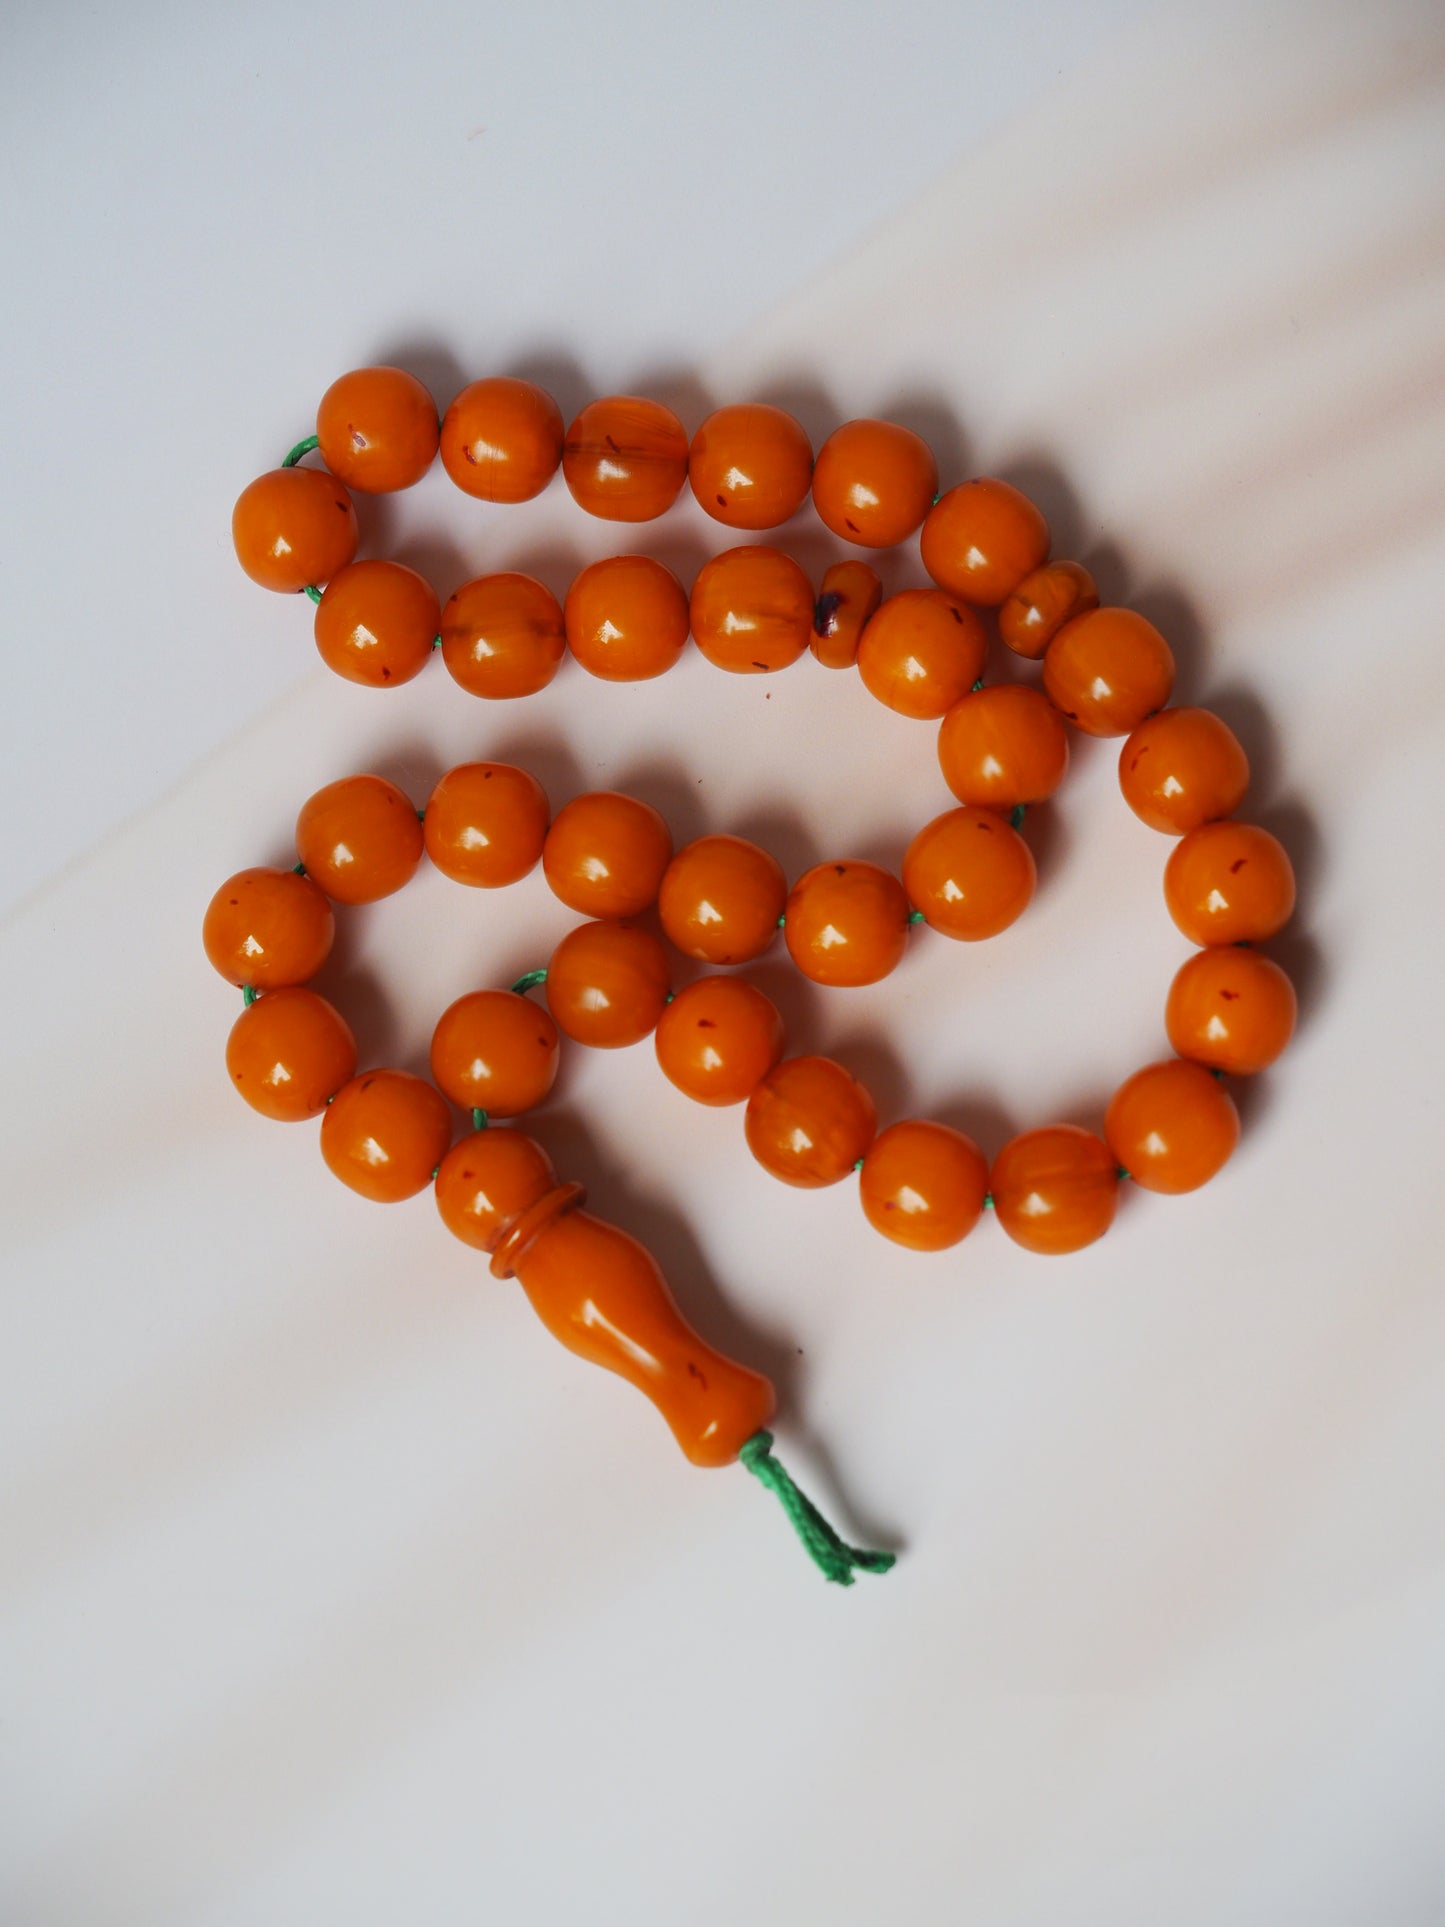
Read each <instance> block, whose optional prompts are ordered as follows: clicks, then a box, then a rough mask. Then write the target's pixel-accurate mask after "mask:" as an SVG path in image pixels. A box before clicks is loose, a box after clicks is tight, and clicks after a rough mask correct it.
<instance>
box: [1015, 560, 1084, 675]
mask: <svg viewBox="0 0 1445 1927" xmlns="http://www.w3.org/2000/svg"><path fill="white" fill-rule="evenodd" d="M1098 606H1099V589H1098V585H1097V583H1096V582H1095V581H1094V578H1093V577H1092V576H1091V575H1090V574H1089V571H1088V570H1087V569H1086V568H1085V567H1084V566H1083V564H1082V563H1080V562H1046V563H1045V564H1044V566H1043V568H1041V569H1035V570H1034V572H1033V574H1032V575H1026V576H1025V577H1024V579H1023V581H1022V582H1021V583H1020V584H1019V585H1018V587H1017V588H1016V589H1015V590H1014V591H1013V593H1012V594H1011V595H1010V596H1009V597H1008V599H1007V601H1005V602H1004V603H1003V604H1002V606H1001V607H1000V609H999V612H998V633H999V638H1000V640H1001V641H1002V642H1004V643H1006V644H1007V646H1008V647H1009V648H1010V649H1012V650H1013V652H1014V654H1015V655H1016V656H1027V657H1028V658H1029V660H1030V661H1031V662H1037V661H1038V659H1039V657H1040V656H1042V655H1043V653H1044V651H1045V650H1046V649H1047V648H1048V646H1049V644H1050V643H1051V642H1052V641H1053V639H1054V637H1055V636H1056V635H1057V634H1058V633H1059V631H1060V629H1062V628H1063V626H1064V624H1065V623H1066V622H1072V621H1073V619H1074V617H1075V616H1081V615H1083V614H1085V613H1086V611H1088V610H1090V609H1097V608H1098Z"/></svg>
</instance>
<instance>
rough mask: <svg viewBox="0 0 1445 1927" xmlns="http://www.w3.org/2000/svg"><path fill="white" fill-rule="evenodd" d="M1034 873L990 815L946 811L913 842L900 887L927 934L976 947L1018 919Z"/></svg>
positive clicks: (1015, 838)
mask: <svg viewBox="0 0 1445 1927" xmlns="http://www.w3.org/2000/svg"><path fill="white" fill-rule="evenodd" d="M1036 879H1037V873H1036V871H1035V869H1034V859H1033V853H1032V852H1031V851H1030V849H1029V846H1028V844H1027V843H1025V842H1024V840H1023V838H1022V837H1021V836H1020V835H1019V834H1018V832H1017V830H1014V829H1012V828H1011V827H1010V826H1009V824H1007V823H1006V822H1005V821H1004V819H1003V818H1002V817H1001V816H998V815H996V814H995V813H994V811H992V810H980V809H975V808H973V807H972V806H970V805H965V807H964V808H963V809H959V810H946V811H945V812H944V814H943V815H942V816H936V817H934V819H933V821H932V822H931V823H927V824H925V825H924V827H923V828H922V829H921V830H920V831H919V832H918V834H917V836H915V837H914V839H913V841H912V842H911V843H910V844H909V846H908V851H907V854H906V855H905V857H904V859H903V888H904V890H905V891H906V893H907V896H908V901H909V902H910V903H911V904H912V905H913V907H914V909H915V910H921V911H922V912H923V916H924V920H925V922H926V923H927V924H928V926H929V928H930V929H931V930H937V931H940V932H941V933H942V934H943V935H944V936H945V937H958V938H961V939H963V940H965V941H967V942H970V943H976V942H978V941H980V940H981V939H982V938H985V937H996V936H997V935H998V933H999V932H1000V931H1001V930H1007V928H1008V927H1009V925H1010V924H1011V923H1012V922H1013V921H1014V920H1015V918H1017V917H1020V916H1022V915H1023V912H1024V911H1025V910H1026V909H1027V908H1028V904H1029V899H1030V898H1031V897H1032V896H1033V893H1034V884H1035V881H1036Z"/></svg>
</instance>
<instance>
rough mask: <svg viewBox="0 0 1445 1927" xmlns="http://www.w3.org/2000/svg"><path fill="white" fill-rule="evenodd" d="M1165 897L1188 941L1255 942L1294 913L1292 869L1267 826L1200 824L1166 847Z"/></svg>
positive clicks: (1273, 932) (1271, 934)
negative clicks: (1167, 855) (1168, 847)
mask: <svg viewBox="0 0 1445 1927" xmlns="http://www.w3.org/2000/svg"><path fill="white" fill-rule="evenodd" d="M1164 901H1165V903H1166V904H1167V905H1168V907H1169V914H1170V916H1171V917H1173V919H1174V921H1175V923H1176V924H1177V925H1178V926H1179V928H1180V929H1181V930H1182V931H1183V932H1184V934H1185V936H1186V937H1188V939H1189V941H1190V942H1191V943H1208V944H1220V943H1259V942H1262V941H1263V939H1264V938H1266V937H1272V936H1273V935H1274V934H1275V932H1276V931H1277V930H1282V929H1283V928H1284V926H1285V925H1286V924H1287V923H1288V922H1289V920H1290V917H1291V915H1292V914H1293V912H1294V869H1293V867H1292V866H1291V864H1290V860H1289V858H1288V857H1287V856H1286V855H1285V852H1284V847H1283V845H1282V844H1280V843H1279V842H1277V841H1276V839H1275V838H1274V837H1272V836H1271V835H1270V833H1269V831H1268V830H1261V829H1257V828H1256V827H1255V825H1254V824H1253V823H1201V824H1200V826H1199V828H1198V829H1197V830H1191V831H1190V832H1189V834H1188V835H1187V836H1185V837H1181V839H1180V840H1179V842H1178V843H1176V844H1175V846H1174V848H1173V849H1172V850H1171V851H1170V852H1169V861H1168V862H1167V863H1166V864H1165V865H1164Z"/></svg>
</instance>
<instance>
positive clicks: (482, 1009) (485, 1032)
mask: <svg viewBox="0 0 1445 1927" xmlns="http://www.w3.org/2000/svg"><path fill="white" fill-rule="evenodd" d="M557 1058H558V1041H557V1026H556V1025H555V1024H554V1023H553V1022H552V1019H551V1017H550V1016H549V1015H548V1014H547V1012H546V1011H545V1010H543V1009H542V1007H541V1005H540V1004H535V1003H533V1002H532V1000H531V999H530V998H528V997H521V996H519V995H518V994H517V992H516V991H514V990H473V991H470V992H468V994H467V995H466V996H465V997H458V998H457V1000H456V1002H455V1003H454V1004H449V1005H448V1006H447V1008H446V1009H445V1010H444V1011H443V1012H442V1014H441V1016H440V1017H439V1018H438V1019H437V1025H436V1029H435V1030H434V1031H433V1032H432V1040H431V1074H432V1079H433V1081H434V1082H435V1084H436V1087H437V1089H438V1090H439V1091H440V1092H441V1093H442V1095H443V1096H444V1097H449V1098H450V1099H451V1101H452V1102H453V1104H455V1105H457V1106H459V1107H460V1109H462V1110H464V1111H485V1112H486V1113H487V1116H488V1117H520V1116H521V1114H522V1112H523V1111H530V1110H533V1109H534V1108H535V1107H536V1106H537V1105H538V1104H540V1103H541V1102H542V1099H543V1098H544V1097H545V1096H546V1095H547V1093H548V1091H550V1090H551V1088H552V1084H553V1082H554V1080H555V1078H556V1076H557Z"/></svg>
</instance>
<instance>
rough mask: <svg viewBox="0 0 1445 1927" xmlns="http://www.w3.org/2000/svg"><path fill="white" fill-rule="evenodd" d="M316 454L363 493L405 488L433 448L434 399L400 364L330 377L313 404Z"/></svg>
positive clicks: (414, 479)
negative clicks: (319, 400)
mask: <svg viewBox="0 0 1445 1927" xmlns="http://www.w3.org/2000/svg"><path fill="white" fill-rule="evenodd" d="M316 439H317V443H318V445H319V448H320V453H321V459H322V461H323V462H325V464H326V466H327V467H328V468H329V469H330V470H331V473H332V474H333V475H334V476H335V477H336V479H337V480H338V481H340V482H345V484H346V486H347V487H348V488H355V489H360V490H361V491H362V493H363V494H366V495H384V494H388V493H389V492H390V491H391V490H392V489H398V488H410V487H411V485H412V483H413V482H419V481H420V480H421V478H422V476H423V475H425V474H426V472H427V470H428V469H429V468H430V467H431V465H432V458H433V456H434V455H435V454H436V452H437V405H436V403H435V402H434V401H433V400H432V398H431V395H430V394H429V393H428V391H427V389H426V387H425V385H424V384H423V383H421V382H419V381H418V380H417V378H416V376H415V375H409V374H408V373H407V372H406V370H405V369H404V368H354V369H353V370H352V371H351V373H350V374H349V375H342V376H341V377H340V378H339V379H338V380H336V381H333V382H332V384H331V386H330V387H329V388H328V389H327V391H326V393H325V394H324V395H323V396H322V397H321V405H320V406H319V407H318V408H317V410H316Z"/></svg>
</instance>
